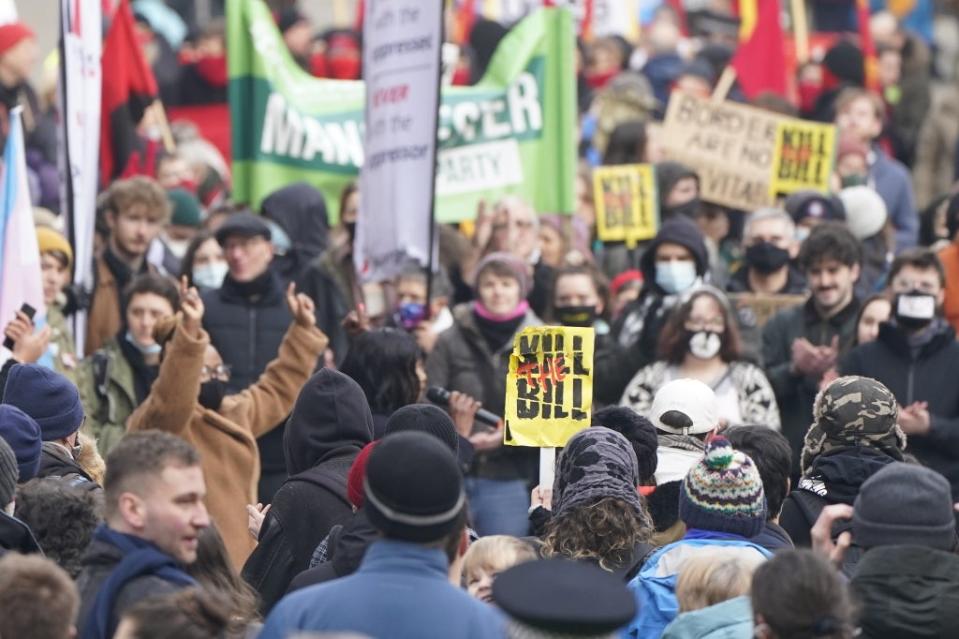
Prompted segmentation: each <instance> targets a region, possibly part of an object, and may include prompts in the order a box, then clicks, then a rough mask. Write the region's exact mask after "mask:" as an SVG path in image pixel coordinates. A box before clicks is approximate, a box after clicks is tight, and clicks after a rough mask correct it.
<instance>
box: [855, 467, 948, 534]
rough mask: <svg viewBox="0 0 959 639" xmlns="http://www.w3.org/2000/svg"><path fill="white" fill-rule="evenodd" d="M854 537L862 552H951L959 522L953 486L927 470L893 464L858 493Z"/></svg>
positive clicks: (932, 471)
mask: <svg viewBox="0 0 959 639" xmlns="http://www.w3.org/2000/svg"><path fill="white" fill-rule="evenodd" d="M852 538H853V541H855V542H856V544H857V545H858V546H861V547H863V548H873V547H875V546H893V545H897V544H914V545H918V546H926V547H928V548H935V549H938V550H945V551H951V550H952V549H953V548H954V547H955V546H956V520H955V517H954V514H953V510H952V491H951V489H950V487H949V482H948V481H946V478H945V477H943V476H942V475H940V474H939V473H937V472H936V471H934V470H931V469H929V468H926V467H924V466H919V465H915V464H906V463H904V462H894V463H892V464H889V465H888V466H886V467H885V468H883V469H882V470H880V471H879V472H877V473H876V474H875V475H873V476H872V477H870V478H869V479H867V480H866V481H865V482H864V483H863V485H862V487H861V488H860V489H859V496H857V497H856V502H855V504H854V505H853V516H852Z"/></svg>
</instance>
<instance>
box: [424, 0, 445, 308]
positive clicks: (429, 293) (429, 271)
mask: <svg viewBox="0 0 959 639" xmlns="http://www.w3.org/2000/svg"><path fill="white" fill-rule="evenodd" d="M434 2H439V3H440V11H439V17H440V29H439V33H440V43H441V46H438V47H436V55H437V56H438V57H439V64H437V65H436V69H437V78H436V119H435V121H434V126H433V176H432V178H431V179H430V206H429V209H430V210H429V215H430V243H429V255H428V256H427V258H426V319H432V317H433V304H432V301H433V267H434V264H433V255H434V254H435V253H436V252H437V249H435V248H434V245H435V244H436V169H437V167H438V166H439V159H438V158H439V146H440V100H441V99H442V97H441V95H440V93H441V89H442V85H443V47H442V43H443V42H444V41H445V40H446V33H445V29H444V26H445V25H444V20H443V17H444V15H443V10H442V7H443V4H444V2H443V0H434Z"/></svg>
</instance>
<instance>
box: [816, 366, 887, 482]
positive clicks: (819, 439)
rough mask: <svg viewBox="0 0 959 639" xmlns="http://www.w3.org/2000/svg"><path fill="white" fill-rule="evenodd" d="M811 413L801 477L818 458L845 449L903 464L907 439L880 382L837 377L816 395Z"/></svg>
mask: <svg viewBox="0 0 959 639" xmlns="http://www.w3.org/2000/svg"><path fill="white" fill-rule="evenodd" d="M812 412H813V420H814V421H813V424H812V426H810V427H809V431H808V432H807V433H806V437H805V440H804V441H803V449H802V456H801V458H800V468H801V470H802V473H803V474H804V475H805V474H807V473H808V472H809V471H810V470H811V469H812V463H813V460H815V459H816V457H818V456H819V455H820V454H822V453H824V452H826V451H828V450H832V449H833V448H841V447H846V446H860V447H866V448H873V449H876V450H879V451H882V452H884V453H886V454H887V455H889V456H890V457H893V458H894V459H897V460H899V461H902V451H903V450H904V449H905V448H906V435H905V434H904V433H903V432H902V429H901V428H899V403H898V402H897V401H896V396H895V395H893V394H892V391H890V390H889V389H888V388H886V386H885V385H884V384H883V383H882V382H879V381H877V380H875V379H872V378H871V377H860V376H858V375H846V376H844V377H840V378H839V379H836V380H834V381H833V382H832V383H831V384H830V385H829V386H827V387H826V388H824V389H823V390H821V391H819V394H818V395H817V396H816V400H815V401H814V402H813V409H812Z"/></svg>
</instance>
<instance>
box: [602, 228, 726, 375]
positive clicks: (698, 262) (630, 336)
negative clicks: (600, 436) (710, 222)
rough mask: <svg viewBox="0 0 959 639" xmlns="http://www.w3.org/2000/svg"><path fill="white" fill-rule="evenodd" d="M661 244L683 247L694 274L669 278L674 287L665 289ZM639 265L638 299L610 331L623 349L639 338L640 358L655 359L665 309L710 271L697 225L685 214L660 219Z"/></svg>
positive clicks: (624, 310) (669, 308)
mask: <svg viewBox="0 0 959 639" xmlns="http://www.w3.org/2000/svg"><path fill="white" fill-rule="evenodd" d="M663 244H678V245H679V246H682V247H683V248H685V249H686V250H687V251H688V252H689V254H690V256H691V257H692V260H693V270H694V274H691V277H689V278H688V279H689V281H679V280H678V279H677V278H676V277H673V278H671V279H672V281H671V282H669V285H670V287H671V288H675V290H667V289H666V288H664V286H663V284H664V283H665V278H663V277H659V276H658V275H657V270H658V268H657V264H656V262H657V251H658V250H659V247H660V246H661V245H663ZM671 264H675V262H671ZM639 268H640V271H641V272H642V274H643V288H642V290H641V291H640V293H639V298H637V299H636V300H635V301H634V302H630V303H629V305H628V306H626V308H624V309H623V313H622V315H621V316H620V318H619V320H618V321H617V322H616V324H615V325H614V326H613V334H614V335H615V336H616V339H617V340H618V341H619V344H620V346H622V347H624V348H626V347H629V346H630V345H632V344H634V343H635V342H636V340H642V343H641V349H640V350H641V351H642V354H643V358H644V359H645V361H646V362H651V361H653V360H654V359H655V358H656V342H657V340H658V338H659V333H660V330H661V329H662V325H663V323H664V322H665V321H666V316H667V314H668V312H669V311H670V310H671V309H672V308H673V307H674V306H675V305H676V304H677V303H678V302H679V301H680V299H681V298H682V296H683V293H685V292H686V291H688V290H692V288H693V287H694V286H695V285H696V284H699V283H702V282H703V279H704V278H705V277H706V274H707V272H708V271H709V254H708V252H707V249H706V242H705V240H704V239H703V234H702V233H701V232H700V230H699V227H698V226H696V223H695V222H693V221H692V220H690V219H689V218H687V217H686V216H684V215H680V216H676V217H673V218H671V219H668V220H666V221H665V222H663V225H662V227H660V229H659V233H657V234H656V237H655V238H653V240H652V241H651V242H650V243H649V246H648V247H647V248H646V250H645V252H644V253H643V257H642V258H640V261H639ZM657 280H658V281H657ZM674 285H675V286H674ZM640 368H642V362H639V363H637V368H636V370H639V369H640Z"/></svg>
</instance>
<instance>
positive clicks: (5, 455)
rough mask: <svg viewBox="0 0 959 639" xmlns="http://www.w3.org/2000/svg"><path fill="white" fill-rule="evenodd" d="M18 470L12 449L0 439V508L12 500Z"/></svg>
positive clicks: (18, 473)
mask: <svg viewBox="0 0 959 639" xmlns="http://www.w3.org/2000/svg"><path fill="white" fill-rule="evenodd" d="M19 476H20V471H19V469H18V468H17V456H16V455H14V454H13V449H12V448H10V445H9V444H7V442H5V441H4V440H2V439H0V509H3V508H5V507H6V505H7V504H9V503H10V502H11V501H13V494H14V493H15V492H16V490H17V477H19Z"/></svg>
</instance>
